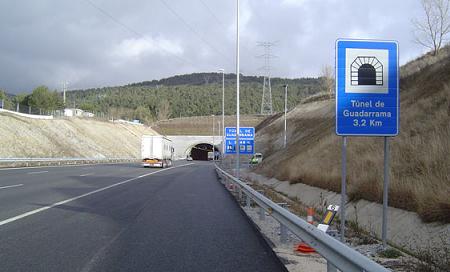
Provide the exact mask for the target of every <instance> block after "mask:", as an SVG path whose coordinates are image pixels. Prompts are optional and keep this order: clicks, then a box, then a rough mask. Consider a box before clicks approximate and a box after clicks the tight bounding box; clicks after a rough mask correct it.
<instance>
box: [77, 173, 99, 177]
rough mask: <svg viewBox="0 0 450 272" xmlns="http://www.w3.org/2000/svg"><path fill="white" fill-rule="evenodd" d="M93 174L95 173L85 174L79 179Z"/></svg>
mask: <svg viewBox="0 0 450 272" xmlns="http://www.w3.org/2000/svg"><path fill="white" fill-rule="evenodd" d="M93 174H95V173H87V174H83V175H80V177H86V176H91V175H93Z"/></svg>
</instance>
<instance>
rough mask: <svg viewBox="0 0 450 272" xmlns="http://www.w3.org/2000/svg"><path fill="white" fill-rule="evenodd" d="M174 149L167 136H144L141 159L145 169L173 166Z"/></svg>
mask: <svg viewBox="0 0 450 272" xmlns="http://www.w3.org/2000/svg"><path fill="white" fill-rule="evenodd" d="M173 153H174V148H173V146H172V141H171V140H170V139H168V138H167V137H165V136H162V135H158V136H150V135H144V136H142V142H141V158H142V166H143V167H161V168H164V167H168V166H171V165H172V161H173Z"/></svg>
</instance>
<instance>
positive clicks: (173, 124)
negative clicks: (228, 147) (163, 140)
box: [152, 115, 266, 135]
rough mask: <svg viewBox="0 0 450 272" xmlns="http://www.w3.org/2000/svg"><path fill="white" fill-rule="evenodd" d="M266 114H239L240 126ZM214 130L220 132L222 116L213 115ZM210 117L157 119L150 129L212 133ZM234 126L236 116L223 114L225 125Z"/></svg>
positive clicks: (159, 131)
mask: <svg viewBox="0 0 450 272" xmlns="http://www.w3.org/2000/svg"><path fill="white" fill-rule="evenodd" d="M265 118H266V116H262V115H241V117H240V126H241V127H244V126H249V127H255V126H257V125H258V124H259V123H260V122H261V121H262V120H264V119H265ZM214 119H215V124H214V125H215V131H216V133H215V134H216V135H219V134H220V133H221V129H218V126H220V127H221V126H222V116H215V117H214ZM212 122H213V121H212V117H211V116H198V117H184V118H174V119H169V120H164V121H158V122H157V123H155V124H154V125H153V126H152V129H154V130H156V131H157V132H158V133H161V134H164V135H212V126H213V124H212ZM227 126H229V127H235V126H236V116H233V115H231V116H229V115H227V116H225V127H227Z"/></svg>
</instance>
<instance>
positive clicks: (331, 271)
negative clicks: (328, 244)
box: [327, 261, 338, 272]
mask: <svg viewBox="0 0 450 272" xmlns="http://www.w3.org/2000/svg"><path fill="white" fill-rule="evenodd" d="M337 271H338V270H337V268H336V266H334V265H333V264H332V263H330V261H327V272H337Z"/></svg>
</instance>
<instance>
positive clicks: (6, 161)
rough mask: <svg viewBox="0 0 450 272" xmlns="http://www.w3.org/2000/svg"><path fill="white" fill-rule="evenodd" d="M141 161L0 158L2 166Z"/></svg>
mask: <svg viewBox="0 0 450 272" xmlns="http://www.w3.org/2000/svg"><path fill="white" fill-rule="evenodd" d="M136 161H140V160H138V159H135V158H0V168H2V167H24V166H25V167H28V166H36V165H37V166H42V165H45V166H50V165H72V164H84V163H121V162H136Z"/></svg>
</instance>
